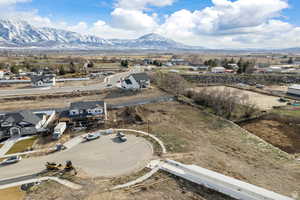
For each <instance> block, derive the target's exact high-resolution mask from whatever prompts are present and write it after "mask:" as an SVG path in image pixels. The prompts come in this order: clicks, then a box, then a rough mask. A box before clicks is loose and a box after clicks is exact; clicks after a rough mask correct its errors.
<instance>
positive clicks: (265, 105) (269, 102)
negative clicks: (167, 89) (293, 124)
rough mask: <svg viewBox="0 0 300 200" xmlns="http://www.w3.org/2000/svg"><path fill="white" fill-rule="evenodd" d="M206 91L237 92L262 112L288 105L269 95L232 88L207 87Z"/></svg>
mask: <svg viewBox="0 0 300 200" xmlns="http://www.w3.org/2000/svg"><path fill="white" fill-rule="evenodd" d="M197 89H203V88H196V90H197ZM206 89H208V90H219V91H223V90H224V89H226V90H230V91H232V92H235V93H236V95H238V96H239V97H243V96H244V95H246V96H247V97H248V99H249V102H250V103H252V104H254V105H256V106H257V108H259V109H261V110H270V109H272V108H273V106H285V105H286V103H282V102H279V101H278V99H279V97H274V96H268V95H264V94H260V93H256V92H251V91H246V90H241V89H236V88H230V87H226V86H212V87H207V88H206Z"/></svg>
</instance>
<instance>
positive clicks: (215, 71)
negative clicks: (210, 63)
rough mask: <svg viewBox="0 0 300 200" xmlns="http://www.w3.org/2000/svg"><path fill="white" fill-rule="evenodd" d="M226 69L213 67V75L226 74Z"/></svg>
mask: <svg viewBox="0 0 300 200" xmlns="http://www.w3.org/2000/svg"><path fill="white" fill-rule="evenodd" d="M225 71H226V69H225V68H224V67H213V68H211V72H212V73H225Z"/></svg>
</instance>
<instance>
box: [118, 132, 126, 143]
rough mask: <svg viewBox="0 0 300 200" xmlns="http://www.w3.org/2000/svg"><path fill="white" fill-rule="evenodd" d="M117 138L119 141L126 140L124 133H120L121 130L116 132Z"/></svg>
mask: <svg viewBox="0 0 300 200" xmlns="http://www.w3.org/2000/svg"><path fill="white" fill-rule="evenodd" d="M117 138H119V140H120V141H121V142H126V141H127V137H126V135H125V134H124V133H122V132H118V133H117Z"/></svg>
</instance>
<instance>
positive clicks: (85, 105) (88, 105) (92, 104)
mask: <svg viewBox="0 0 300 200" xmlns="http://www.w3.org/2000/svg"><path fill="white" fill-rule="evenodd" d="M104 105H105V102H104V101H79V102H73V103H71V105H70V109H93V108H97V107H99V106H100V107H104Z"/></svg>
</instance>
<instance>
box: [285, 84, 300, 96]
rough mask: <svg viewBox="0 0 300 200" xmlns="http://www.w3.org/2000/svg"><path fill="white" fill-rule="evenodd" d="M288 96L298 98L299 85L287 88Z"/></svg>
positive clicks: (299, 94) (299, 92)
mask: <svg viewBox="0 0 300 200" xmlns="http://www.w3.org/2000/svg"><path fill="white" fill-rule="evenodd" d="M287 93H288V94H291V95H297V96H300V85H291V86H290V87H289V88H288V92H287Z"/></svg>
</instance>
